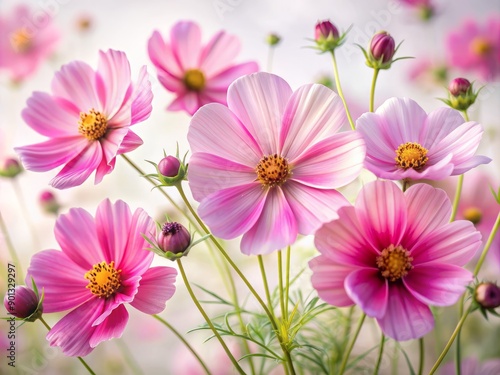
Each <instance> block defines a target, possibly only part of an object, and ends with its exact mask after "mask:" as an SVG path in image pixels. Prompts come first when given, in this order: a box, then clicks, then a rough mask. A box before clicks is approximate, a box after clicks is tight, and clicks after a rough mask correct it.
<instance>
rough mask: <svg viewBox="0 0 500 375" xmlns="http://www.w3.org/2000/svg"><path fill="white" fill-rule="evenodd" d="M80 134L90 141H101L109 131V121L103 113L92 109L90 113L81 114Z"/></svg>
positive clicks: (79, 122)
mask: <svg viewBox="0 0 500 375" xmlns="http://www.w3.org/2000/svg"><path fill="white" fill-rule="evenodd" d="M78 124H79V126H78V133H80V134H81V135H83V136H85V138H87V139H88V140H90V141H95V140H98V139H101V138H102V137H103V136H104V134H106V130H108V120H106V116H104V115H103V114H102V113H101V112H98V111H96V110H95V109H94V108H92V109H91V110H90V111H89V112H88V113H84V112H81V113H80V121H78Z"/></svg>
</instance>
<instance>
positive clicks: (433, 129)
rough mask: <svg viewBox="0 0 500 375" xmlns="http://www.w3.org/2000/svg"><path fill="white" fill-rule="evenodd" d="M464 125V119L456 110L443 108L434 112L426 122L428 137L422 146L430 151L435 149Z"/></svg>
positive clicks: (428, 116)
mask: <svg viewBox="0 0 500 375" xmlns="http://www.w3.org/2000/svg"><path fill="white" fill-rule="evenodd" d="M464 123H465V120H464V118H463V117H462V115H461V114H460V112H458V111H457V110H455V109H451V108H448V107H441V108H438V109H436V110H435V111H432V112H431V113H429V114H428V115H427V119H426V120H425V127H426V137H425V143H424V144H422V146H424V147H425V148H427V149H428V150H431V149H433V148H435V147H436V146H437V145H438V144H439V143H440V142H441V141H442V140H443V139H444V138H446V137H447V136H448V134H450V133H452V132H453V131H454V130H455V129H457V128H459V127H460V126H462V125H463V124H464Z"/></svg>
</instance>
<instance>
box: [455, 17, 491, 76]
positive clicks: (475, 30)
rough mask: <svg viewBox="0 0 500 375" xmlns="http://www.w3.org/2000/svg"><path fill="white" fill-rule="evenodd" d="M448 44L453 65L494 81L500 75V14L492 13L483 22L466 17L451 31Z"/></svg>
mask: <svg viewBox="0 0 500 375" xmlns="http://www.w3.org/2000/svg"><path fill="white" fill-rule="evenodd" d="M446 47H447V52H448V62H449V64H450V65H451V66H453V67H456V68H459V69H462V70H464V71H467V72H469V71H471V72H475V73H477V74H478V76H479V77H480V78H481V79H483V80H494V79H495V78H497V77H498V76H499V75H500V15H498V14H497V15H493V16H491V17H490V18H489V19H488V20H487V21H486V22H485V23H484V24H481V23H479V22H477V21H476V20H474V19H466V20H464V22H463V24H462V25H461V26H460V27H459V28H458V29H457V30H454V31H451V32H450V33H449V34H448V37H447V39H446Z"/></svg>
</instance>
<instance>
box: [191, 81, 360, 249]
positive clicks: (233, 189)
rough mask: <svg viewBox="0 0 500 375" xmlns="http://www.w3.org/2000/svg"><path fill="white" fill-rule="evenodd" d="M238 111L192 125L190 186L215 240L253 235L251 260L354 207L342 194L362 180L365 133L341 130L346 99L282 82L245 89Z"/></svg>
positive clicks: (233, 102)
mask: <svg viewBox="0 0 500 375" xmlns="http://www.w3.org/2000/svg"><path fill="white" fill-rule="evenodd" d="M227 101H228V106H227V107H226V106H224V105H222V104H218V103H212V104H207V105H205V106H203V107H202V108H201V109H200V110H199V111H198V112H197V113H196V114H195V115H194V116H193V118H192V120H191V124H190V127H189V133H188V141H189V144H190V145H191V150H192V152H193V155H192V157H191V160H190V162H189V171H188V179H189V185H190V188H191V191H192V193H193V197H194V199H195V200H197V201H199V202H200V206H199V211H198V212H199V214H200V216H201V217H202V219H203V220H204V221H205V222H206V223H207V224H208V226H209V227H210V229H211V230H212V232H213V233H214V234H215V235H216V236H219V237H221V238H224V239H230V238H235V237H238V236H240V235H243V239H242V241H241V250H242V252H243V253H245V254H265V253H269V252H272V251H274V250H277V249H281V248H283V247H285V246H288V245H290V244H292V243H293V242H294V241H295V239H296V237H297V234H298V233H300V234H312V233H314V231H315V230H316V229H317V228H318V227H319V226H320V225H321V224H322V223H323V222H326V221H329V220H331V219H332V218H333V217H335V215H336V214H335V212H336V210H337V208H338V207H340V206H341V205H343V204H346V203H347V202H346V199H345V198H344V197H343V196H342V195H341V194H340V193H339V192H337V191H336V190H335V189H336V188H338V187H341V186H344V185H346V184H348V183H349V182H351V181H353V180H354V179H355V178H356V177H357V176H358V174H359V173H360V172H361V169H362V167H363V160H364V157H365V145H364V142H363V140H362V137H361V135H360V134H359V133H358V132H352V131H349V132H342V133H338V134H337V132H338V130H339V129H340V127H341V126H342V124H343V122H344V120H345V113H344V109H343V106H342V103H341V101H340V98H339V97H338V95H336V94H335V93H334V92H333V91H332V90H330V89H328V88H327V87H325V86H323V85H319V84H309V85H305V86H302V87H300V88H299V89H298V90H297V91H295V92H292V89H291V88H290V86H289V85H288V84H287V83H286V82H285V81H284V80H283V79H282V78H280V77H278V76H275V75H272V74H269V73H255V74H251V75H247V76H244V77H241V78H239V79H238V80H236V81H235V82H234V83H233V84H232V85H231V86H230V87H229V90H228V99H227Z"/></svg>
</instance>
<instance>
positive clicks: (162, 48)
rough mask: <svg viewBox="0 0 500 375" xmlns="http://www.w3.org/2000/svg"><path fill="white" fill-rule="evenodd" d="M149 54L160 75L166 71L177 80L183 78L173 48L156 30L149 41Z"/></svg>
mask: <svg viewBox="0 0 500 375" xmlns="http://www.w3.org/2000/svg"><path fill="white" fill-rule="evenodd" d="M148 54H149V58H150V59H151V62H152V63H153V65H154V66H155V67H156V68H157V69H158V73H160V72H162V71H164V72H166V73H169V74H171V75H173V76H175V77H177V78H182V75H183V72H182V69H181V67H180V66H179V63H178V62H177V59H176V57H175V56H174V52H173V51H172V47H171V46H170V44H168V43H166V42H165V40H164V39H163V37H162V36H161V34H160V33H159V32H158V31H156V30H155V31H154V32H153V35H151V37H150V38H149V40H148Z"/></svg>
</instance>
